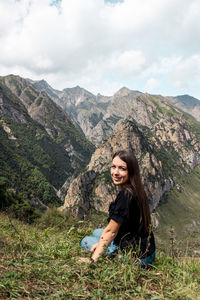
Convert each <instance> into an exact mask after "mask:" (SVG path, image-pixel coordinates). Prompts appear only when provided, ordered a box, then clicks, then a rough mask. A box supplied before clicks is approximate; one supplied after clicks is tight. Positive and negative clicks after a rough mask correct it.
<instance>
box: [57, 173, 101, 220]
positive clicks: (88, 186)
mask: <svg viewBox="0 0 200 300" xmlns="http://www.w3.org/2000/svg"><path fill="white" fill-rule="evenodd" d="M95 178H96V173H95V172H93V171H89V172H86V173H84V174H81V175H79V176H78V177H77V178H76V179H75V180H74V181H73V183H72V184H71V185H70V187H69V189H68V193H67V196H66V198H65V203H64V205H63V206H62V207H60V210H64V209H65V208H72V212H73V213H74V214H76V215H79V216H80V217H82V216H83V215H84V213H85V212H87V211H88V210H89V209H90V208H91V201H90V197H89V195H90V193H91V192H92V189H93V184H94V180H95Z"/></svg>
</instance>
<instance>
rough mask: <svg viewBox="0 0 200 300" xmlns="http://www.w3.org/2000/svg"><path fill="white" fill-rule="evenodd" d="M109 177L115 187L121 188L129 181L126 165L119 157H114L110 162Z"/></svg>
mask: <svg viewBox="0 0 200 300" xmlns="http://www.w3.org/2000/svg"><path fill="white" fill-rule="evenodd" d="M110 173H111V177H112V180H113V182H114V184H116V185H120V186H121V187H123V186H124V185H125V184H126V183H127V182H128V180H129V176H128V168H127V163H126V162H125V161H123V160H121V158H119V156H116V157H115V158H114V159H113V161H112V166H111V171H110Z"/></svg>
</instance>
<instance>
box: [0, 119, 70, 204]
mask: <svg viewBox="0 0 200 300" xmlns="http://www.w3.org/2000/svg"><path fill="white" fill-rule="evenodd" d="M6 124H8V126H9V128H11V130H12V134H13V135H14V136H15V137H16V140H10V139H8V138H7V134H6V133H5V131H4V130H3V129H2V127H1V126H0V135H1V140H0V169H1V176H3V177H5V178H7V179H8V180H7V182H8V188H13V189H15V190H16V192H17V193H19V192H21V193H22V194H23V197H24V199H26V200H31V199H35V198H36V200H38V199H39V200H40V201H41V202H43V203H46V204H47V203H54V204H56V203H60V200H59V198H58V197H57V196H56V193H55V191H54V189H53V187H52V186H51V184H53V185H54V186H56V187H58V186H59V185H61V184H62V183H63V181H64V178H65V176H66V174H65V170H63V161H64V160H63V161H60V159H61V158H62V157H63V158H65V157H67V154H66V152H65V151H64V149H63V153H62V152H61V150H60V148H59V147H58V146H57V145H56V144H54V143H53V142H51V140H50V138H48V136H47V134H46V133H45V131H44V130H42V129H41V128H40V127H39V126H34V125H33V124H22V123H16V122H13V121H11V120H9V121H7V122H6ZM39 132H41V134H43V138H41V139H38V138H37V134H38V133H39ZM57 153H58V155H59V154H60V156H59V157H57V156H56V154H57ZM65 161H66V158H65Z"/></svg>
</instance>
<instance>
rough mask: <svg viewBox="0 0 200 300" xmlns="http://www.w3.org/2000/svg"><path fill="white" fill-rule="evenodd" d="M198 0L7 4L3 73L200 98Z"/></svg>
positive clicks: (0, 29) (9, 0)
mask: <svg viewBox="0 0 200 300" xmlns="http://www.w3.org/2000/svg"><path fill="white" fill-rule="evenodd" d="M199 12H200V1H199V0H120V1H119V0H118V1H117V0H0V75H1V76H5V75H8V74H15V75H19V76H21V77H23V78H30V79H33V80H41V79H44V80H46V81H47V82H48V83H49V84H50V85H51V86H52V87H53V88H55V89H58V90H62V89H64V88H69V87H74V86H77V85H79V86H81V87H83V88H85V89H87V90H88V91H90V92H92V93H94V94H98V93H100V94H102V95H107V96H111V95H113V94H114V93H115V92H117V91H118V90H119V89H120V88H122V87H124V86H125V87H127V88H129V89H131V90H139V91H141V92H147V93H150V94H161V95H163V96H176V95H183V94H189V95H191V96H193V97H196V98H197V99H200V21H199Z"/></svg>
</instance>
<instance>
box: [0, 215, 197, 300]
mask: <svg viewBox="0 0 200 300" xmlns="http://www.w3.org/2000/svg"><path fill="white" fill-rule="evenodd" d="M48 214H49V215H48V216H47V215H46V217H45V218H46V221H45V220H44V219H45V218H43V220H40V222H38V223H37V225H35V226H30V225H25V224H24V223H22V222H19V221H16V220H14V219H12V220H11V219H9V218H8V217H7V216H6V215H3V214H0V227H1V231H0V246H1V247H0V298H1V299H109V300H110V299H116V300H117V299H124V300H125V299H136V300H141V299H150V300H161V299H162V300H166V299H177V300H178V299H181V300H193V299H198V297H199V296H200V289H199V284H200V280H199V278H200V265H199V264H198V263H197V262H199V259H197V258H192V257H174V256H171V254H170V249H169V252H168V253H165V254H164V253H163V252H161V251H160V250H158V251H157V258H156V261H155V264H154V266H153V267H152V268H151V269H150V270H144V269H141V268H140V267H139V266H138V265H137V264H136V263H135V262H134V261H133V260H132V259H131V257H130V256H129V255H128V256H127V258H126V261H124V262H123V263H122V262H121V261H120V260H119V259H118V258H117V257H116V258H115V259H113V260H112V261H111V260H110V259H109V258H106V257H104V258H100V259H99V261H98V262H97V263H96V264H94V265H88V264H87V263H82V264H80V263H79V262H78V259H79V257H80V256H82V257H89V255H88V254H86V253H85V252H84V251H83V250H81V249H80V240H81V239H82V238H83V237H84V236H85V235H87V234H91V232H92V231H93V229H94V224H93V223H92V222H91V221H78V220H75V219H74V220H72V219H70V218H69V217H65V216H64V215H61V214H59V213H56V212H55V210H53V211H50V212H48ZM48 222H49V223H48ZM52 224H53V225H52ZM95 226H96V224H95Z"/></svg>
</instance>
